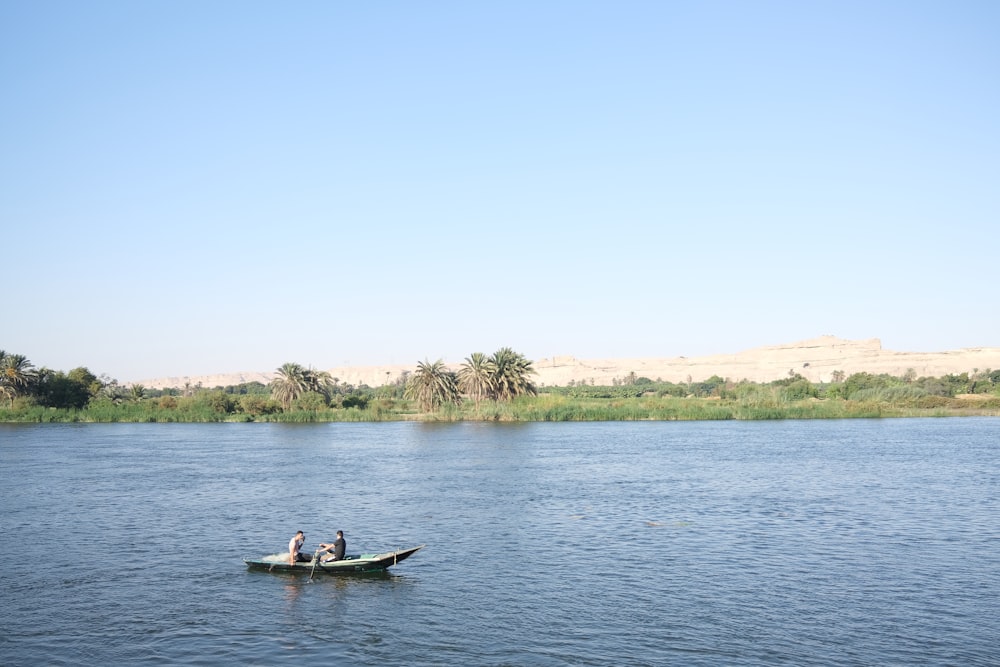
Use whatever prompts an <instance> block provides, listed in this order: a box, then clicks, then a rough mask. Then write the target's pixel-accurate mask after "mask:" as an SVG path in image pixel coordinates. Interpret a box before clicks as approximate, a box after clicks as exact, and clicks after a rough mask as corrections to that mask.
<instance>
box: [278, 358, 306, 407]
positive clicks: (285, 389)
mask: <svg viewBox="0 0 1000 667" xmlns="http://www.w3.org/2000/svg"><path fill="white" fill-rule="evenodd" d="M307 372H308V371H307V370H306V368H305V367H303V366H301V365H300V364H295V363H291V362H288V363H286V364H284V365H282V366H281V368H279V369H278V370H277V371H276V373H277V376H276V377H275V378H274V379H273V380H271V398H273V399H274V400H276V401H278V402H279V403H281V407H283V408H284V409H285V410H288V409H289V408H290V407H292V401H294V400H295V399H296V398H298V397H299V396H301V395H302V394H304V393H306V392H307V391H309V380H308V379H307V377H306V373H307Z"/></svg>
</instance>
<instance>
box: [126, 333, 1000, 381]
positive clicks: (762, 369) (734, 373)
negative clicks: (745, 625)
mask: <svg viewBox="0 0 1000 667" xmlns="http://www.w3.org/2000/svg"><path fill="white" fill-rule="evenodd" d="M460 363H461V362H452V363H450V364H449V365H450V366H451V367H452V368H453V369H457V368H458V366H459V364H460ZM534 367H535V370H536V371H537V372H538V374H537V375H536V376H535V382H536V384H538V385H539V386H566V385H568V384H569V383H570V382H572V383H574V384H578V383H581V382H586V383H587V384H591V383H593V384H598V385H610V384H612V383H613V381H614V380H621V379H624V378H626V377H628V376H629V374H631V373H635V375H636V376H637V377H647V378H649V379H651V380H665V381H669V382H688V381H694V382H699V381H702V380H705V379H707V378H709V377H712V376H713V375H717V376H719V377H722V378H727V379H730V380H743V379H746V380H751V381H754V382H770V381H772V380H778V379H781V378H785V377H788V375H789V371H791V372H794V373H799V374H801V375H802V376H803V377H805V378H807V379H808V380H810V381H812V382H829V381H830V379H831V377H832V375H833V373H834V371H843V372H844V373H845V374H846V375H851V374H852V373H861V372H867V373H873V374H879V373H888V374H889V375H895V376H901V375H904V374H906V373H907V372H909V371H911V370H912V371H913V372H914V373H915V374H916V376H917V377H921V376H927V377H939V376H942V375H948V374H951V373H966V372H968V373H972V372H973V371H975V370H980V371H983V370H986V369H992V370H997V369H1000V347H975V348H963V349H960V350H952V351H948V352H893V351H891V350H883V349H882V343H881V341H879V339H877V338H871V339H868V340H844V339H841V338H837V337H835V336H821V337H819V338H814V339H811V340H805V341H800V342H798V343H789V344H787V345H774V346H768V347H758V348H754V349H751V350H745V351H743V352H737V353H734V354H717V355H711V356H706V357H690V358H689V357H668V358H644V359H577V358H575V357H553V358H551V359H536V360H534ZM415 368H416V363H414V364H403V365H387V366H351V367H340V368H330V369H326V370H328V371H329V372H330V374H331V375H332V376H333V377H335V378H337V379H338V380H339V381H340V382H341V383H346V384H352V385H361V384H366V385H368V386H370V387H379V386H382V385H384V384H388V383H392V382H395V381H396V380H398V379H399V378H400V377H401V376H402V374H403V373H405V372H407V371H410V372H412V371H413V370H415ZM273 377H274V373H273V372H246V373H228V374H220V375H202V376H179V377H167V378H157V379H152V380H144V381H142V382H138V383H136V384H142V385H144V386H146V387H149V388H153V389H162V388H164V387H184V386H185V385H189V386H198V385H201V386H202V387H218V386H229V385H237V384H241V383H244V382H255V381H256V382H262V383H264V384H267V383H268V382H270V381H271V378H273Z"/></svg>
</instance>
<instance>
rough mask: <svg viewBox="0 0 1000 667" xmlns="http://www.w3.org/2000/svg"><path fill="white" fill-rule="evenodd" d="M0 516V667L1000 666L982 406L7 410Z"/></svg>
mask: <svg viewBox="0 0 1000 667" xmlns="http://www.w3.org/2000/svg"><path fill="white" fill-rule="evenodd" d="M0 521H2V525H0V528H2V530H0V539H2V541H3V542H2V546H3V550H2V552H3V554H4V555H5V559H6V566H5V567H4V568H3V569H2V571H0V664H2V665H32V666H35V665H38V664H45V665H108V664H140V663H141V664H170V665H177V664H182V665H184V664H190V665H199V664H204V665H210V664H211V665H214V664H246V665H273V664H286V663H298V664H309V663H315V661H322V662H323V663H324V664H330V663H339V664H351V665H456V664H462V665H602V666H606V665H608V664H629V665H663V664H678V665H997V664H1000V419H993V418H970V419H964V418H949V419H919V420H918V419H912V420H910V419H906V420H904V419H899V420H847V421H805V422H803V421H784V422H750V423H746V422H680V423H584V424H514V425H503V424H454V425H452V424H449V425H426V424H413V423H389V424H319V425H279V424H205V425H200V424H199V425H185V424H170V425H167V424H144V425H124V424H113V425H30V426H10V425H2V426H0ZM298 529H301V530H303V531H305V533H306V550H307V551H311V550H312V549H314V548H315V545H316V544H317V543H318V542H320V541H330V540H331V539H332V538H333V534H334V532H335V531H336V530H338V529H340V530H343V531H344V532H345V535H346V538H347V541H348V551H349V552H354V553H356V552H375V551H384V550H389V549H393V548H396V547H407V546H414V545H417V544H423V543H426V544H427V547H426V548H425V549H424V550H422V551H420V552H418V553H417V554H416V555H415V556H413V557H412V558H411V559H409V560H407V561H406V562H404V563H401V564H399V565H398V566H397V567H396V568H394V570H393V574H392V575H390V576H375V577H371V576H369V577H361V578H357V577H347V578H342V577H317V578H316V579H315V580H313V581H309V580H308V578H307V577H301V576H300V577H296V576H291V575H278V574H269V573H266V572H250V571H248V570H247V569H246V567H245V566H244V564H243V562H242V560H241V559H242V557H244V556H262V555H265V554H270V553H276V552H280V551H283V550H284V549H285V547H286V545H287V542H288V539H289V538H290V537H291V536H292V534H293V533H294V532H295V530H298Z"/></svg>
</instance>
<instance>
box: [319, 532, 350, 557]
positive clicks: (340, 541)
mask: <svg viewBox="0 0 1000 667" xmlns="http://www.w3.org/2000/svg"><path fill="white" fill-rule="evenodd" d="M319 548H320V549H322V550H323V551H326V552H327V553H330V552H331V551H332V552H333V555H332V556H327V557H326V558H324V559H323V562H324V563H329V562H330V561H334V560H343V559H344V552H345V551H347V542H346V541H344V531H342V530H338V531H337V539H335V540H334V541H333V544H323V543H321V544H320V545H319Z"/></svg>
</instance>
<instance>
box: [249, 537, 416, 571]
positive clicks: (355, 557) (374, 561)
mask: <svg viewBox="0 0 1000 667" xmlns="http://www.w3.org/2000/svg"><path fill="white" fill-rule="evenodd" d="M425 546H427V545H425V544H421V545H420V546H419V547H411V548H409V549H398V550H396V551H387V552H385V553H381V554H350V555H347V556H344V557H343V558H342V559H340V560H334V561H327V562H323V561H322V560H320V557H319V552H316V553H315V554H313V557H312V558H311V559H309V560H303V561H298V562H296V563H289V562H288V554H287V553H283V554H271V555H270V556H264V557H262V558H244V559H243V562H244V563H246V564H247V567H248V568H250V569H251V570H267V571H268V572H294V573H300V574H308V575H309V576H312V575H313V574H315V573H318V572H325V573H327V574H359V573H364V572H384V571H385V570H387V569H388V568H390V567H392V566H393V565H395V564H396V563H398V562H400V561H403V560H406V559H407V558H409V557H410V556H412V555H413V554H415V553H416V552H417V551H419V550H420V549H423V548H424V547H425Z"/></svg>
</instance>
